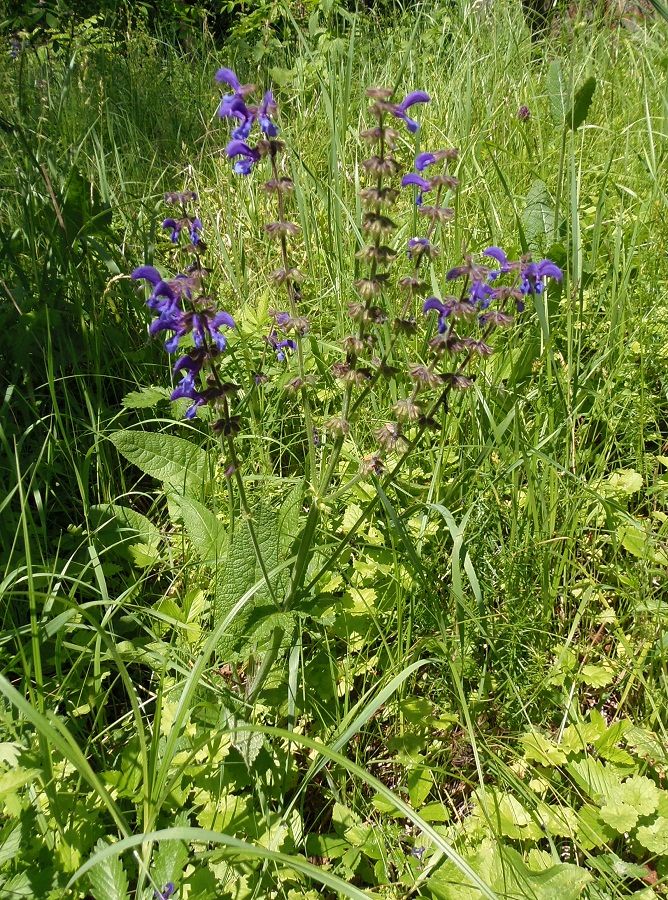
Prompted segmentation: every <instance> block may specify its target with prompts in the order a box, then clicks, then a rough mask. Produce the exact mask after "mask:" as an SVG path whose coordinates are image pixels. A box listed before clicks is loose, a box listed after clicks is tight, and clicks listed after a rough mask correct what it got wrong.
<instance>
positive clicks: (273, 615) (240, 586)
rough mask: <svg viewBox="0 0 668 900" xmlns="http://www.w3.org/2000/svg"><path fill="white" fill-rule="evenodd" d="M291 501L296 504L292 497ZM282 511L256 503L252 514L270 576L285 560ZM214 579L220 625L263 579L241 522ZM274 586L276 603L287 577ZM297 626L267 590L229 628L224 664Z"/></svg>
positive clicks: (223, 645) (223, 641)
mask: <svg viewBox="0 0 668 900" xmlns="http://www.w3.org/2000/svg"><path fill="white" fill-rule="evenodd" d="M288 502H293V501H291V500H290V498H288ZM278 512H279V510H277V509H276V507H275V506H273V505H272V504H271V503H269V502H267V501H261V502H256V503H255V505H254V509H253V527H254V530H255V534H256V537H257V541H258V545H259V548H260V552H261V554H262V558H263V560H264V564H265V566H266V568H267V570H268V571H271V570H272V569H275V568H276V567H277V566H278V564H279V562H280V561H281V560H282V558H283V554H282V553H281V551H280V541H279V525H278V518H279V516H278V515H277V513H278ZM216 576H217V577H216V583H215V596H214V617H215V621H216V622H220V621H222V620H223V619H224V618H225V616H226V615H227V614H228V612H229V611H230V610H231V609H232V607H233V606H234V604H235V603H236V602H237V601H238V600H239V598H240V597H241V596H242V595H243V594H244V593H245V592H246V591H247V590H248V589H249V588H250V587H251V586H252V585H254V584H256V583H257V582H258V581H261V580H262V578H263V574H262V569H261V567H260V564H259V562H258V559H257V555H256V552H255V547H254V545H253V541H252V538H251V534H250V531H249V528H248V525H247V523H246V521H245V520H244V519H242V518H240V519H239V520H238V521H237V523H236V527H235V529H234V531H233V532H232V534H231V535H230V536H229V540H228V546H227V551H226V553H225V558H224V560H223V563H222V565H220V566H218V568H217V572H216ZM272 587H273V590H274V592H275V594H276V596H277V598H278V599H279V600H280V599H282V598H283V595H284V592H285V589H286V587H287V578H286V577H285V573H283V574H282V575H281V576H280V577H277V578H275V579H273V582H272ZM293 622H294V617H293V615H292V614H291V613H283V612H279V610H278V608H277V606H276V604H275V603H274V602H273V600H272V599H271V596H270V594H269V591H268V590H267V588H266V586H265V587H263V588H261V589H260V590H259V591H258V592H257V593H256V594H255V596H254V598H253V600H252V601H251V602H250V603H248V604H247V605H246V606H245V607H244V609H243V611H242V613H241V614H239V615H237V616H236V617H235V619H234V621H233V622H232V623H231V624H230V626H229V627H228V629H227V630H226V632H225V634H224V635H223V637H222V639H221V642H220V645H219V652H220V654H221V656H222V657H223V658H224V659H225V660H226V661H230V660H231V659H233V658H238V655H239V654H241V655H245V656H248V653H249V651H250V650H251V649H252V646H253V645H254V644H256V643H259V642H261V641H262V640H264V639H265V638H268V637H269V634H270V632H271V629H272V628H273V627H274V626H280V627H283V628H286V629H291V627H292V624H293ZM235 654H236V656H235Z"/></svg>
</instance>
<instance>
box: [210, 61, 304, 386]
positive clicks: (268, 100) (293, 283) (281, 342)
mask: <svg viewBox="0 0 668 900" xmlns="http://www.w3.org/2000/svg"><path fill="white" fill-rule="evenodd" d="M216 80H217V81H218V82H221V83H224V84H227V85H229V86H230V87H231V88H232V90H233V92H234V93H232V94H226V95H225V96H224V97H223V99H222V101H221V103H220V107H219V109H218V114H219V115H220V116H221V118H233V119H237V120H238V121H239V124H238V125H236V126H235V127H234V128H233V129H232V132H231V140H230V142H229V143H228V145H227V147H226V153H227V155H228V156H229V157H230V159H236V160H237V161H236V162H235V164H234V171H235V172H236V173H237V174H240V175H249V174H250V173H251V171H252V170H253V167H254V166H255V164H256V163H258V162H259V161H260V160H261V159H263V158H267V159H268V160H269V162H270V165H271V177H270V178H269V179H268V180H267V181H266V182H265V183H264V185H263V188H264V190H265V192H266V193H267V194H269V195H272V196H275V198H276V208H277V213H278V216H277V220H276V221H274V222H267V223H266V225H265V231H266V233H267V235H268V236H269V237H270V238H272V239H273V240H275V241H277V242H278V244H279V246H280V252H281V263H282V265H281V266H280V268H278V269H275V270H274V271H273V272H272V273H271V280H272V281H273V282H274V284H276V285H283V286H285V288H286V290H287V294H288V301H289V307H290V311H289V312H288V311H276V310H272V311H271V315H272V317H273V319H274V327H273V328H272V329H271V331H270V332H269V334H268V335H267V336H266V337H265V340H266V342H267V344H268V345H269V347H271V349H272V350H273V351H274V353H275V354H276V359H277V361H278V362H285V360H286V359H287V356H288V353H291V352H294V351H296V350H298V343H297V342H298V340H299V337H300V336H301V335H304V334H305V333H306V332H307V331H308V322H307V320H306V319H305V318H304V317H303V316H300V315H299V313H298V310H297V304H298V302H299V300H300V299H301V288H300V285H301V283H302V281H303V275H302V273H301V272H300V271H299V269H297V268H296V267H295V266H292V265H291V264H290V261H289V258H288V238H291V237H294V236H295V235H297V234H298V233H299V226H298V225H296V224H295V223H294V222H290V221H287V219H286V208H285V207H286V197H287V195H288V194H290V193H291V192H292V191H293V189H294V183H293V181H292V179H291V178H288V177H286V176H284V175H281V174H280V173H279V168H278V167H279V157H280V155H281V153H282V152H283V150H284V149H285V148H284V145H283V143H282V142H281V141H279V140H277V137H278V127H277V125H276V124H275V122H274V121H273V118H272V117H273V116H275V115H276V111H277V107H276V103H275V101H274V97H273V94H272V92H271V91H266V92H265V94H264V97H263V99H262V103H261V104H260V106H258V107H255V106H248V105H247V103H246V97H247V96H248V95H249V94H251V93H252V92H253V91H254V90H255V87H254V85H242V84H241V83H240V82H239V79H238V78H237V76H236V74H235V73H234V72H233V71H232V69H226V68H223V69H219V70H218V72H217V73H216ZM255 122H257V123H258V124H259V126H260V131H261V132H262V138H261V139H260V140H259V141H258V142H257V145H256V146H255V147H252V146H250V144H249V143H248V142H247V141H248V138H249V136H250V134H251V131H252V127H253V124H254V123H255ZM279 332H284V333H286V334H287V333H289V332H294V334H295V337H296V340H295V339H293V338H291V337H281V336H280V335H279ZM254 378H255V383H256V384H262V383H263V382H264V380H265V379H264V377H263V374H262V373H261V372H258V373H256V374H255V376H254ZM302 383H303V378H302V380H301V382H299V386H300V387H301V386H302ZM290 385H291V386H293V387H294V385H295V380H294V379H293V381H292V382H290Z"/></svg>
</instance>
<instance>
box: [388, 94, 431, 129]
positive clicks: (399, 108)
mask: <svg viewBox="0 0 668 900" xmlns="http://www.w3.org/2000/svg"><path fill="white" fill-rule="evenodd" d="M430 100H431V97H430V96H429V94H427V93H425V91H411V93H410V94H407V95H406V96H405V97H404V99H403V100H402V101H401V103H397V104H396V105H395V106H393V107H392V115H394V116H396V117H397V119H401V120H402V122H405V123H406V126H407V127H408V130H409V131H410V132H411V134H415V132H416V131H417V130H418V128H419V127H420V126H419V124H418V123H417V122H416V121H415V120H414V119H411V118H409V116H408V115H407V114H406V110H407V109H410V107H411V106H414V104H416V103H429V101H430Z"/></svg>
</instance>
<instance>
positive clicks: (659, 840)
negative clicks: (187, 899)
mask: <svg viewBox="0 0 668 900" xmlns="http://www.w3.org/2000/svg"><path fill="white" fill-rule="evenodd" d="M636 838H637V840H638V843H640V844H642V846H643V847H645V848H646V849H647V850H649V851H650V853H656V854H657V856H668V819H665V818H664V817H663V816H659V817H658V818H657V820H656V821H655V822H652V824H651V825H642V826H641V827H640V828H639V829H638V830H637V832H636Z"/></svg>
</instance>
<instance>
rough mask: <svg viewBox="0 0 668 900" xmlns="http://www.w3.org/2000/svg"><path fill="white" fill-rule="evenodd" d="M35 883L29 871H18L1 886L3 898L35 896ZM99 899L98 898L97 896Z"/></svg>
mask: <svg viewBox="0 0 668 900" xmlns="http://www.w3.org/2000/svg"><path fill="white" fill-rule="evenodd" d="M34 896H35V892H34V890H33V885H32V884H31V883H30V876H29V875H28V873H27V872H17V873H16V874H15V875H12V877H11V878H8V879H7V881H5V882H4V884H2V886H0V897H1V898H2V900H20V898H21V897H26V898H28V897H30V898H32V897H34ZM95 900H97V898H95Z"/></svg>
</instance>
